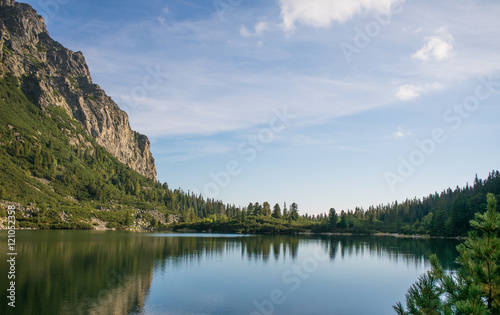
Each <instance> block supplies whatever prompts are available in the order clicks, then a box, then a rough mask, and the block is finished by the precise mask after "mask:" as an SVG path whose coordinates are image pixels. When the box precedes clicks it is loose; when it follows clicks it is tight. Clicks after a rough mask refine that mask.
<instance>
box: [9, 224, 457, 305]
mask: <svg viewBox="0 0 500 315" xmlns="http://www.w3.org/2000/svg"><path fill="white" fill-rule="evenodd" d="M0 244H1V246H2V248H3V249H4V250H2V251H1V253H0V259H1V261H2V263H1V264H0V284H1V288H2V292H6V289H7V264H6V260H7V256H6V248H7V242H6V232H5V231H3V232H2V236H1V237H0ZM457 244H458V242H457V241H453V240H411V239H398V238H391V237H358V236H349V237H345V236H245V235H219V234H167V233H165V234H163V233H127V232H96V231H92V232H89V231H18V232H17V244H16V248H17V253H18V256H17V264H16V272H17V274H16V280H17V282H16V293H17V299H16V306H17V307H16V309H15V312H13V311H12V309H10V308H9V307H7V300H6V295H5V294H2V296H1V298H0V301H1V303H2V304H1V305H0V314H50V315H54V314H231V315H232V314H248V315H250V314H252V315H257V314H262V315H270V314H286V315H292V314H307V315H314V314H318V315H319V314H321V315H324V314H338V315H349V314H356V315H359V314H370V315H378V314H394V312H393V311H392V307H391V306H392V305H393V304H394V303H396V302H398V301H403V300H404V294H405V292H406V290H407V289H408V287H409V286H410V285H411V284H412V283H413V282H415V280H416V279H417V278H418V277H419V275H420V274H422V273H424V272H425V271H426V270H428V268H429V263H428V260H427V259H428V256H429V255H430V254H432V253H436V254H437V255H438V258H439V259H440V261H441V262H442V263H443V265H444V266H445V267H446V268H449V269H453V268H455V267H456V266H455V265H454V263H453V261H454V259H455V258H456V256H457V252H456V250H455V246H456V245H457Z"/></svg>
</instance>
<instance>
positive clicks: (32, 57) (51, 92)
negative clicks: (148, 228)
mask: <svg viewBox="0 0 500 315" xmlns="http://www.w3.org/2000/svg"><path fill="white" fill-rule="evenodd" d="M0 61H1V63H0V77H5V76H6V75H11V76H13V77H15V78H18V79H19V81H20V84H21V90H22V92H23V93H24V94H25V95H26V97H27V98H28V99H29V100H30V101H31V102H32V103H34V104H36V105H37V106H38V107H39V108H41V109H42V110H43V111H46V109H47V108H48V107H53V106H57V107H61V108H63V109H64V110H65V111H66V113H67V114H68V115H69V116H70V117H73V118H75V119H76V120H77V121H78V122H79V124H80V125H81V126H82V127H83V129H84V130H85V131H86V132H87V133H88V134H89V135H90V136H91V137H92V138H93V139H95V141H96V142H97V144H99V145H100V146H102V147H103V148H105V149H106V151H108V152H109V153H111V154H112V155H113V156H115V157H116V158H117V159H118V160H119V161H120V162H122V163H124V164H126V165H128V166H130V167H131V168H132V169H134V170H135V171H137V172H138V173H139V174H141V175H143V176H145V177H148V178H151V179H153V180H155V179H156V167H155V163H154V159H153V156H152V154H151V152H150V143H149V140H148V138H147V137H146V136H144V135H141V134H139V133H137V132H135V131H133V130H131V129H130V125H129V120H128V116H127V114H126V113H125V112H124V111H122V110H120V108H119V107H118V105H117V104H116V103H115V102H114V101H113V100H112V99H111V98H110V97H109V96H107V95H106V93H105V92H104V91H103V90H102V89H101V88H100V87H99V86H98V85H96V84H93V83H92V79H91V76H90V73H89V69H88V67H87V64H86V63H85V58H84V57H83V54H82V53H81V52H73V51H71V50H68V49H66V48H65V47H63V46H62V45H61V44H59V43H58V42H56V41H54V40H53V39H52V38H51V37H50V36H49V34H48V32H47V29H46V26H45V23H44V20H43V18H42V17H41V16H39V15H38V14H37V13H36V11H35V10H34V9H33V8H31V6H29V5H27V4H21V3H17V2H15V1H13V0H0ZM70 144H71V145H73V146H78V145H81V140H80V139H79V138H78V137H72V138H71V139H70Z"/></svg>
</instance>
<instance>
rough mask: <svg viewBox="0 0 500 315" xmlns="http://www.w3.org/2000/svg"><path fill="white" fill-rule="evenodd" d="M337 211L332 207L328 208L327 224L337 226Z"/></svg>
mask: <svg viewBox="0 0 500 315" xmlns="http://www.w3.org/2000/svg"><path fill="white" fill-rule="evenodd" d="M337 219H338V216H337V212H335V209H334V208H330V211H329V212H328V225H329V226H331V227H336V226H337Z"/></svg>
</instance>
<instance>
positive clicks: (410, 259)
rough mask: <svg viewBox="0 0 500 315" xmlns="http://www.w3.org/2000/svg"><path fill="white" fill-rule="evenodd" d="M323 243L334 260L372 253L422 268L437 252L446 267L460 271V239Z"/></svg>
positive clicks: (344, 238) (336, 239) (337, 238)
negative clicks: (338, 257) (458, 251)
mask: <svg viewBox="0 0 500 315" xmlns="http://www.w3.org/2000/svg"><path fill="white" fill-rule="evenodd" d="M322 240H323V241H324V242H325V245H324V247H325V250H328V252H329V255H330V258H331V259H335V257H336V255H337V254H340V255H341V257H344V256H345V255H347V256H362V255H366V254H369V255H371V256H378V257H380V258H382V257H388V258H389V259H390V260H392V261H395V262H399V261H400V260H403V261H404V262H406V263H407V264H408V265H410V264H413V265H415V266H419V265H421V264H422V263H423V261H424V259H427V258H428V257H429V256H430V255H432V254H433V253H437V255H438V258H439V260H440V261H441V262H443V266H445V268H447V269H454V268H456V266H455V263H454V261H455V258H456V257H457V255H458V253H457V251H456V249H455V246H456V245H457V244H458V241H457V240H447V239H432V240H429V239H409V238H397V237H363V236H328V237H326V236H324V237H322Z"/></svg>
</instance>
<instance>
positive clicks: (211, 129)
mask: <svg viewBox="0 0 500 315" xmlns="http://www.w3.org/2000/svg"><path fill="white" fill-rule="evenodd" d="M26 2H27V3H29V4H31V5H32V6H33V7H34V8H35V9H37V10H38V11H39V13H40V14H42V15H43V16H44V17H45V19H46V22H47V25H48V30H49V33H50V34H51V36H52V37H53V38H54V39H56V40H58V41H59V42H61V43H62V44H63V45H65V46H66V47H68V48H70V49H72V50H74V51H78V50H81V51H82V52H83V53H84V55H85V57H86V60H87V63H88V65H89V67H90V71H91V73H92V77H93V80H94V82H95V83H97V84H99V85H100V86H101V87H102V88H103V89H104V90H105V91H106V92H107V93H108V94H109V95H110V96H111V97H113V99H114V100H115V101H116V102H117V103H118V105H119V106H120V107H121V108H122V109H124V110H125V111H127V113H128V114H129V116H130V121H131V126H132V128H133V129H135V130H137V131H139V132H141V133H144V134H146V135H148V136H149V138H150V140H151V143H152V152H153V154H154V156H155V159H156V166H157V169H158V179H159V180H160V181H161V182H167V183H168V184H169V186H170V187H171V188H178V187H181V188H182V189H184V190H186V191H188V190H190V191H195V192H197V193H201V194H203V195H205V196H206V197H210V198H217V199H222V200H223V201H224V202H227V203H234V204H236V205H242V206H244V205H247V204H248V203H249V202H255V201H259V202H263V201H268V202H270V203H271V204H274V203H276V202H278V203H280V204H282V203H283V202H287V204H290V203H292V202H296V203H297V204H298V205H299V212H300V213H306V212H307V213H320V212H326V211H328V209H329V208H330V207H334V208H336V209H337V210H338V211H340V210H342V209H353V208H354V207H356V206H362V207H365V208H366V207H368V206H369V205H376V204H380V203H388V202H391V201H394V200H404V199H406V198H413V197H415V196H416V197H422V196H426V195H428V194H430V193H433V192H435V191H438V192H440V191H442V190H443V189H446V188H447V187H452V188H453V187H456V186H457V185H459V186H464V185H465V184H466V183H467V182H469V183H470V182H472V181H473V178H474V175H475V174H478V176H479V177H482V178H485V177H486V176H487V174H488V172H489V171H491V170H493V169H495V170H496V169H499V168H500V166H499V159H498V156H499V153H500V146H499V139H500V138H499V136H500V124H499V122H498V118H499V117H500V106H499V105H500V104H499V101H500V54H499V52H500V37H499V36H498V30H499V29H500V20H499V19H498V16H500V3H498V1H493V0H474V1H473V0H464V1H456V0H455V1H451V0H443V1H439V5H438V4H436V2H435V1H430V0H418V1H417V0H412V1H409V0H406V1H404V0H350V1H341V0H276V1H271V0H266V1H264V0H262V1H248V0H215V1H212V0H210V1H192V0H144V1H130V0H122V1H94V0H86V1H76V0H33V1H31V0H30V1H26Z"/></svg>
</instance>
